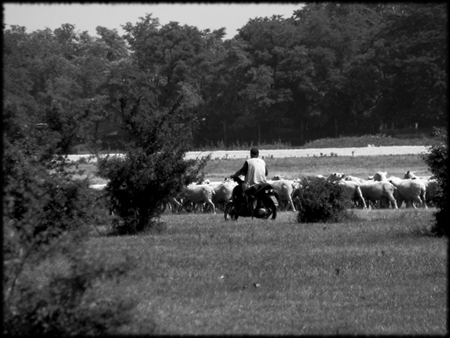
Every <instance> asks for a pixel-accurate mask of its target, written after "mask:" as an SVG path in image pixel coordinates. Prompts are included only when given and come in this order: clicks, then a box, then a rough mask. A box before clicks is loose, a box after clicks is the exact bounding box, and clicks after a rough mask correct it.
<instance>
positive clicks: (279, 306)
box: [88, 209, 448, 335]
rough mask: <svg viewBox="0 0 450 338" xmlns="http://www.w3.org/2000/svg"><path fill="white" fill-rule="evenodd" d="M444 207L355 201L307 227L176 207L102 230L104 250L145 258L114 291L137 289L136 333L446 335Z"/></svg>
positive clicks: (106, 293) (98, 241) (286, 218)
mask: <svg viewBox="0 0 450 338" xmlns="http://www.w3.org/2000/svg"><path fill="white" fill-rule="evenodd" d="M433 211H434V210H433V209H428V210H425V209H420V210H412V209H399V210H355V211H354V217H353V218H352V219H351V220H350V221H348V222H345V223H339V224H337V223H330V224H322V223H314V224H300V223H297V222H296V221H295V213H293V212H280V213H279V216H278V218H277V219H276V220H275V221H267V220H266V221H263V220H256V219H254V220H252V219H245V218H240V219H239V220H238V221H237V222H233V221H225V220H224V219H223V215H222V214H221V213H218V214H216V215H214V214H212V213H208V214H170V213H168V214H164V215H163V216H162V219H161V220H162V222H161V223H160V224H159V226H158V228H159V229H160V231H156V230H155V231H153V232H150V233H147V234H141V235H138V236H125V237H124V236H121V237H112V236H111V237H106V236H98V235H97V236H93V237H92V238H91V239H90V240H89V242H88V252H89V255H92V256H103V257H104V258H106V259H107V260H108V262H109V263H114V262H119V261H121V260H123V259H124V257H127V256H128V257H132V258H133V259H134V260H135V261H136V262H137V264H136V265H135V266H134V267H133V269H132V270H131V271H130V274H129V276H128V277H126V278H125V279H123V280H122V281H121V282H120V283H118V284H116V283H111V284H107V285H101V287H99V288H98V291H99V292H101V294H102V296H103V297H106V298H112V299H114V298H116V297H133V298H134V299H136V300H137V302H138V306H137V307H136V309H135V314H134V319H135V322H134V323H133V324H132V325H130V326H127V327H125V328H123V332H122V333H124V334H148V333H154V334H169V335H172V334H173V335H178V334H193V335H204V334H219V335H222V334H252V335H253V334H264V335H279V334H280V335H285V334H288V335H301V334H306V335H325V334H326V335H328V334H345V335H347V334H371V335H372V334H376V335H378V334H391V335H400V334H408V335H409V334H432V335H437V334H439V335H440V334H446V332H447V245H448V243H447V239H444V238H433V237H430V236H428V235H427V229H428V228H429V225H430V222H431V221H432V213H433Z"/></svg>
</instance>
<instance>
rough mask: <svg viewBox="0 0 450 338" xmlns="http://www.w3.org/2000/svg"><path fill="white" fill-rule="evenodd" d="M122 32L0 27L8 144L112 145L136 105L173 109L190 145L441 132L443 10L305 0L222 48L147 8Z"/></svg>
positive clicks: (439, 6)
mask: <svg viewBox="0 0 450 338" xmlns="http://www.w3.org/2000/svg"><path fill="white" fill-rule="evenodd" d="M123 29H124V31H125V34H124V35H123V36H120V35H119V34H118V32H117V30H115V29H108V28H106V27H101V26H98V27H97V36H91V35H89V34H88V33H87V31H84V32H80V31H77V30H76V27H75V26H74V25H72V24H69V23H67V24H63V25H61V27H60V28H58V29H55V30H53V31H52V30H50V29H45V30H38V31H34V32H29V33H28V32H26V29H25V27H20V26H11V27H10V28H8V29H7V28H6V27H5V25H4V31H3V64H4V68H3V75H4V87H3V95H4V100H3V119H4V121H6V124H5V126H6V127H5V131H6V134H7V136H8V137H13V138H14V133H15V130H14V128H18V126H20V128H21V129H22V130H21V132H20V133H21V134H24V133H27V132H29V133H30V134H36V133H39V139H40V140H41V142H43V143H45V142H47V143H49V142H50V143H52V144H54V147H55V148H56V149H58V152H60V153H69V152H74V149H75V150H76V146H77V145H80V144H88V143H90V144H96V145H97V146H99V147H100V148H102V149H108V148H109V149H115V150H117V149H120V147H121V145H120V142H119V141H120V140H121V139H127V138H129V137H133V136H132V135H130V133H129V129H128V130H127V124H129V122H130V119H131V120H132V119H133V118H134V116H135V115H133V114H134V113H133V112H137V111H139V112H142V111H144V112H145V113H146V114H148V116H149V118H153V117H157V118H161V117H163V116H165V115H167V116H169V115H170V116H171V119H172V121H176V122H175V123H177V124H179V125H178V126H177V128H178V130H185V131H186V134H191V135H192V139H193V144H192V147H194V148H195V147H200V146H205V145H211V144H219V143H220V144H223V145H224V146H227V145H230V144H234V143H236V142H238V143H245V142H246V143H255V144H256V143H264V142H265V143H270V142H284V143H290V144H292V145H303V144H305V143H306V142H309V141H312V140H315V139H320V138H326V137H339V136H361V135H366V134H388V135H392V136H397V135H399V134H401V133H406V132H407V133H417V132H420V131H423V132H428V131H430V130H431V129H432V127H435V126H441V127H442V126H444V125H447V98H446V94H447V36H448V33H447V32H448V31H447V5H446V4H445V3H405V4H403V3H393V4H389V3H380V4H377V3H360V4H356V3H355V4H353V3H348V4H347V3H342V4H339V3H307V4H306V5H305V6H304V7H302V8H300V9H298V10H297V11H294V12H293V14H292V16H291V17H289V18H283V17H281V16H272V17H263V18H254V19H251V20H249V21H248V22H247V24H246V25H244V26H243V27H242V28H241V29H240V30H239V33H238V34H237V35H236V36H234V37H233V38H232V39H229V40H224V35H225V31H224V29H219V30H214V31H210V30H199V29H198V28H196V27H194V26H188V25H183V26H182V25H179V24H178V23H176V22H171V23H169V24H166V25H160V23H159V21H158V19H157V18H154V17H153V16H152V14H146V15H145V16H143V17H141V18H140V19H139V21H138V22H136V23H134V24H133V23H126V24H124V25H123ZM174 117H175V118H174ZM12 121H14V122H12ZM8 126H11V128H9V127H8ZM12 126H13V127H12Z"/></svg>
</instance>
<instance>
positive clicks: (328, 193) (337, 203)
mask: <svg viewBox="0 0 450 338" xmlns="http://www.w3.org/2000/svg"><path fill="white" fill-rule="evenodd" d="M300 184H301V188H300V189H299V190H298V194H297V195H296V197H295V198H296V202H297V207H298V214H297V221H298V222H300V223H315V222H322V223H326V222H340V221H342V220H344V219H346V218H348V217H349V215H350V214H349V212H348V211H347V208H348V207H349V206H350V205H349V201H348V200H347V199H346V198H345V195H344V191H343V189H342V187H340V186H339V185H337V184H333V183H331V182H328V181H326V180H324V179H321V178H316V177H312V178H303V179H302V180H301V183H300Z"/></svg>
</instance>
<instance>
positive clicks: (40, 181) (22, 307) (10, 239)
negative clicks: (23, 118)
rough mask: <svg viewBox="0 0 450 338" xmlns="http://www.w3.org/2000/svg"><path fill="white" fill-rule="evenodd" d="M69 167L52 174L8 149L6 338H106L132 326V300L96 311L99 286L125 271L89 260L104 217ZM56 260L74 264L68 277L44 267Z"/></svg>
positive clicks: (5, 167)
mask: <svg viewBox="0 0 450 338" xmlns="http://www.w3.org/2000/svg"><path fill="white" fill-rule="evenodd" d="M63 165H64V164H63V163H61V166H62V167H61V168H59V169H60V170H59V169H58V170H56V171H54V173H52V174H50V173H49V172H48V170H47V169H46V167H44V166H43V165H41V164H40V163H39V162H38V161H36V159H34V158H33V157H30V156H26V155H25V154H24V153H23V152H22V151H21V148H20V147H17V146H16V145H14V144H11V143H6V147H5V149H4V161H3V173H4V176H3V186H4V192H3V238H4V241H3V257H4V270H3V287H4V293H3V296H4V297H3V299H4V302H3V315H4V321H3V334H7V335H18V336H33V335H44V334H45V335H46V334H52V335H61V336H67V335H84V334H104V333H109V332H112V331H114V330H115V329H118V327H119V326H120V325H122V324H124V323H126V322H128V321H130V320H131V316H130V314H129V313H130V311H131V309H132V308H133V307H134V306H135V305H134V303H133V302H131V301H128V300H123V301H117V302H113V303H112V304H109V305H105V306H103V305H102V306H98V305H92V304H96V303H97V302H98V301H99V299H98V296H97V295H96V293H95V292H94V289H95V286H96V285H98V283H97V281H98V280H99V279H101V280H102V281H105V280H108V279H114V278H116V277H119V276H121V275H123V274H124V271H125V270H124V267H123V266H122V267H104V266H101V265H100V263H99V262H98V261H92V262H90V263H88V262H87V259H86V257H83V258H81V257H82V256H83V255H82V254H83V239H85V238H87V234H88V226H89V224H90V222H95V221H96V218H99V217H101V215H100V214H99V213H98V208H97V207H96V199H95V198H96V196H95V194H93V192H92V191H91V190H90V189H89V188H88V187H87V182H85V181H72V180H70V178H69V175H67V174H66V173H65V171H64V168H63ZM56 257H64V259H65V260H67V265H66V266H68V267H69V269H68V271H67V272H64V271H59V270H57V269H56V268H55V269H52V271H50V272H49V273H44V272H43V271H42V266H43V262H45V261H46V260H49V259H54V258H56ZM125 266H126V267H130V264H129V262H127V264H125ZM42 278H44V279H45V280H44V281H43V282H42V281H41V279H42Z"/></svg>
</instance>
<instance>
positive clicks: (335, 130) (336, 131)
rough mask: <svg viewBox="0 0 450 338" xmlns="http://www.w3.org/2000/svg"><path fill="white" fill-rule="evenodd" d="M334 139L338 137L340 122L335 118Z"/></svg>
mask: <svg viewBox="0 0 450 338" xmlns="http://www.w3.org/2000/svg"><path fill="white" fill-rule="evenodd" d="M334 137H336V138H337V137H338V122H337V119H336V118H334Z"/></svg>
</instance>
